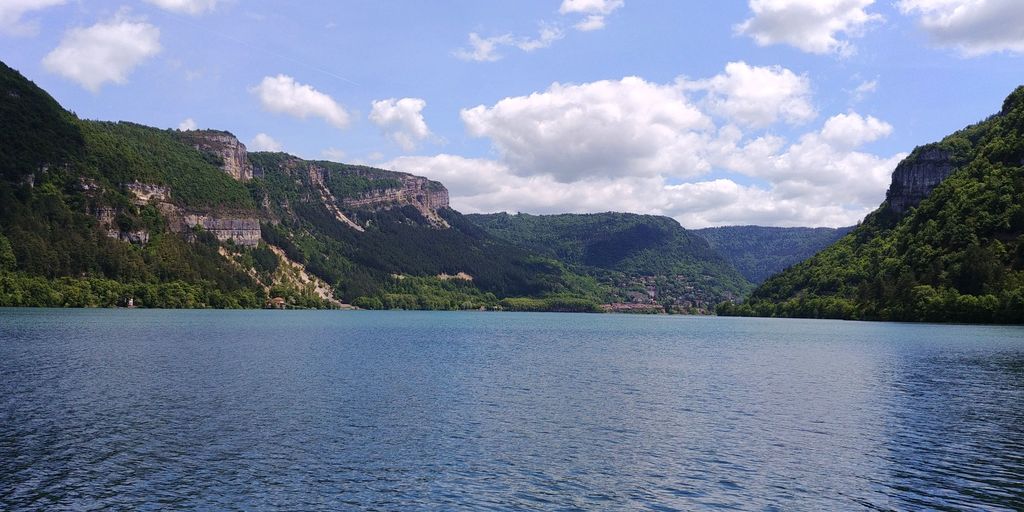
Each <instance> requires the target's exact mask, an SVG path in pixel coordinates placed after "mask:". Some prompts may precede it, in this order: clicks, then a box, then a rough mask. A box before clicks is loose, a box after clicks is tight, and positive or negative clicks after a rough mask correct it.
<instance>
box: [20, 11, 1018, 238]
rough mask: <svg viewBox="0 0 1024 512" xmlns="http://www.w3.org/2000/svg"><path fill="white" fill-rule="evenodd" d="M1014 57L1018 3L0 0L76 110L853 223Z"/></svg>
mask: <svg viewBox="0 0 1024 512" xmlns="http://www.w3.org/2000/svg"><path fill="white" fill-rule="evenodd" d="M1022 54H1024V1H1021V0H878V1H876V0H749V1H742V0H734V1H721V0H546V1H542V0H515V1H511V0H509V1H489V0H445V1H442V2H424V1H415V0H404V1H387V0H359V1H346V0H329V1H314V0H308V1H302V2H295V1H283V0H281V1H274V0H137V1H132V0H114V1H108V0H0V59H2V60H3V61H4V62H5V63H7V64H8V65H10V66H12V67H14V68H15V69H18V70H19V71H21V72H22V74H24V75H25V76H27V77H28V78H29V79H31V80H33V81H35V82H36V83H37V84H38V85H40V86H41V87H43V88H44V89H46V90H47V91H49V92H50V93H51V94H52V95H53V96H54V97H55V98H56V99H57V100H58V101H59V102H60V103H61V104H62V105H63V106H64V107H65V108H68V109H69V110H72V111H74V112H76V113H77V114H78V115H79V116H80V117H83V118H88V119H101V120H126V121H133V122H138V123H143V124H147V125H152V126H157V127H162V128H174V129H197V128H200V129H201V128H213V129H222V130H228V131H230V132H232V133H234V134H235V135H236V136H238V138H239V139H240V140H241V141H242V142H243V143H245V144H246V145H247V146H248V148H249V150H250V151H254V150H255V151H258V150H269V151H285V152H288V153H292V154H295V155H298V156H300V157H303V158H307V159H323V160H332V161H339V162H346V163H359V164H366V165H372V166H376V167H382V168H386V169H392V170H398V171H405V172H411V173H414V174H419V175H423V176H427V177H430V178H432V179H436V180H439V181H441V182H443V183H444V184H445V185H446V186H447V187H448V189H449V191H450V195H451V202H452V206H453V207H454V208H455V209H457V210H460V211H462V212H465V213H475V212H494V211H508V212H513V213H514V212H525V213H535V214H543V213H564V212H602V211H627V212H635V213H649V214H658V215H668V216H671V217H674V218H675V219H677V220H678V221H679V222H680V223H681V224H682V225H683V226H685V227H688V228H699V227H705V226H720V225H736V224H758V225H771V226H844V225H851V224H854V223H856V222H857V221H858V220H860V219H862V218H863V217H864V215H865V214H866V213H868V212H870V211H871V210H873V209H875V208H876V207H877V206H878V205H879V204H880V203H881V202H882V201H883V200H884V198H885V190H886V189H887V187H888V185H889V182H890V175H891V173H892V171H893V169H894V168H895V166H896V165H897V164H898V163H899V161H900V160H901V159H902V158H903V157H905V156H906V155H907V154H908V153H909V152H910V151H911V150H912V149H913V148H914V147H915V146H918V145H921V144H926V143H929V142H933V141H936V140H939V139H941V138H942V137H943V136H945V135H947V134H949V133H952V132H953V131H956V130H958V129H960V128H962V127H964V126H966V125H968V124H971V123H974V122H977V121H981V120H983V119H985V118H986V117H988V116H989V115H991V114H993V113H995V112H997V111H998V110H999V107H1000V105H1001V103H1002V100H1003V99H1004V98H1005V97H1006V96H1007V95H1008V94H1009V93H1010V92H1011V91H1012V90H1013V89H1014V88H1015V87H1017V86H1019V85H1021V84H1024V55H1022Z"/></svg>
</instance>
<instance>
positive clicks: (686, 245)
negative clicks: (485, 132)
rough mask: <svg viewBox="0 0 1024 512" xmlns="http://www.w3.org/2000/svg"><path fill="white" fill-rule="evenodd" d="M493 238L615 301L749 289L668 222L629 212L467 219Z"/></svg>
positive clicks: (726, 294) (727, 294) (733, 294)
mask: <svg viewBox="0 0 1024 512" xmlns="http://www.w3.org/2000/svg"><path fill="white" fill-rule="evenodd" d="M467 217H468V218H469V219H470V220H471V221H473V222H475V223H477V224H479V225H480V226H481V227H483V228H484V229H485V230H487V232H489V233H490V234H492V235H494V236H496V237H498V238H502V239H505V240H508V241H509V242H512V243H513V244H515V245H516V246H519V247H522V248H524V249H526V250H530V251H533V252H537V253H539V254H542V255H545V256H548V257H551V258H555V259H557V260H559V261H561V262H563V263H565V264H566V265H568V266H569V267H570V268H572V269H574V270H576V271H577V272H580V273H583V274H586V275H590V276H594V277H595V278H597V279H598V280H599V281H600V282H601V283H603V284H605V285H607V286H609V287H610V288H611V289H612V290H613V294H614V295H615V297H613V299H616V300H619V301H628V300H629V299H630V296H631V295H632V294H635V293H646V292H649V291H651V290H650V289H651V288H655V290H654V292H655V293H656V296H655V297H654V298H653V301H655V302H658V303H669V304H671V303H673V302H683V301H684V300H685V301H686V302H690V303H693V302H700V303H704V302H706V301H717V300H721V299H725V298H737V297H741V296H742V295H743V294H744V293H746V292H747V291H749V290H750V288H751V286H750V283H748V282H747V280H746V279H744V278H743V276H741V275H740V274H739V273H738V272H737V271H736V269H735V268H733V266H732V265H731V264H729V262H728V261H726V260H725V259H724V258H723V257H722V256H721V255H720V254H719V253H718V252H716V251H715V250H714V249H712V248H711V247H710V246H709V245H708V243H707V242H706V241H705V240H704V239H703V238H701V237H700V236H697V235H696V234H694V233H693V232H691V231H688V230H686V229H684V228H683V227H682V226H680V225H679V223H678V222H676V221H675V220H673V219H670V218H668V217H658V216H653V215H636V214H629V213H599V214H563V215H528V214H517V215H509V214H507V213H496V214H487V215H468V216H467Z"/></svg>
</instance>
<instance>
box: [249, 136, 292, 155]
mask: <svg viewBox="0 0 1024 512" xmlns="http://www.w3.org/2000/svg"><path fill="white" fill-rule="evenodd" d="M283 148H284V146H282V145H281V143H280V142H278V141H276V140H274V138H273V137H271V136H270V135H267V134H265V133H257V134H256V136H255V137H253V138H252V142H250V143H249V148H248V149H250V150H251V151H281V150H282V149H283Z"/></svg>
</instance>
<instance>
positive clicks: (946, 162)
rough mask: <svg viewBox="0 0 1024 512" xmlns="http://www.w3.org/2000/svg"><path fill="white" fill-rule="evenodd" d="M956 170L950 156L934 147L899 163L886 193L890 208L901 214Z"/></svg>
mask: <svg viewBox="0 0 1024 512" xmlns="http://www.w3.org/2000/svg"><path fill="white" fill-rule="evenodd" d="M954 171H956V165H955V164H954V163H953V155H952V154H951V153H950V152H949V151H946V150H944V149H941V148H939V147H937V146H935V145H932V146H925V147H922V148H920V149H919V150H918V151H916V152H915V153H914V154H913V155H911V156H910V157H908V158H907V159H905V160H903V161H902V162H900V164H899V165H898V166H896V171H895V172H893V173H892V184H891V185H889V191H888V192H887V193H886V200H887V201H888V202H889V207H890V208H891V209H892V210H893V211H894V212H896V213H898V214H901V215H902V214H904V213H906V212H907V211H909V210H910V209H911V208H913V207H915V206H917V205H919V204H921V201H923V200H924V199H925V198H926V197H928V194H931V193H932V190H935V187H937V186H939V184H940V183H942V182H943V180H945V179H946V178H948V177H949V175H950V174H953V172H954Z"/></svg>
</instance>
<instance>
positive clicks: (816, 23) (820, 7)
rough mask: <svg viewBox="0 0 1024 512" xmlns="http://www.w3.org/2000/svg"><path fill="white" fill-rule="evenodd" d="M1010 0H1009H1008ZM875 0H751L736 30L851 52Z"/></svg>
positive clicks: (813, 49) (818, 49)
mask: <svg viewBox="0 0 1024 512" xmlns="http://www.w3.org/2000/svg"><path fill="white" fill-rule="evenodd" d="M1011 1H1012V0H1011ZM873 3H875V0H750V10H751V11H752V13H753V17H752V18H750V19H747V20H746V21H744V22H743V23H740V24H739V25H737V26H736V32H737V33H740V34H744V35H747V36H750V37H752V38H754V41H755V42H756V43H757V44H758V45H759V46H769V45H774V44H787V45H790V46H793V47H796V48H799V49H800V50H803V51H805V52H809V53H817V54H828V53H835V54H839V55H850V54H852V53H854V52H855V51H856V49H855V47H854V46H853V45H852V44H851V43H850V42H849V41H848V40H847V38H849V37H857V36H859V35H861V34H862V33H863V32H864V30H865V29H866V27H867V25H868V24H869V23H871V22H873V21H878V20H881V19H882V17H881V16H880V15H878V14H872V13H869V12H868V11H867V10H866V9H867V8H868V7H870V6H871V5H872V4H873Z"/></svg>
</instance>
